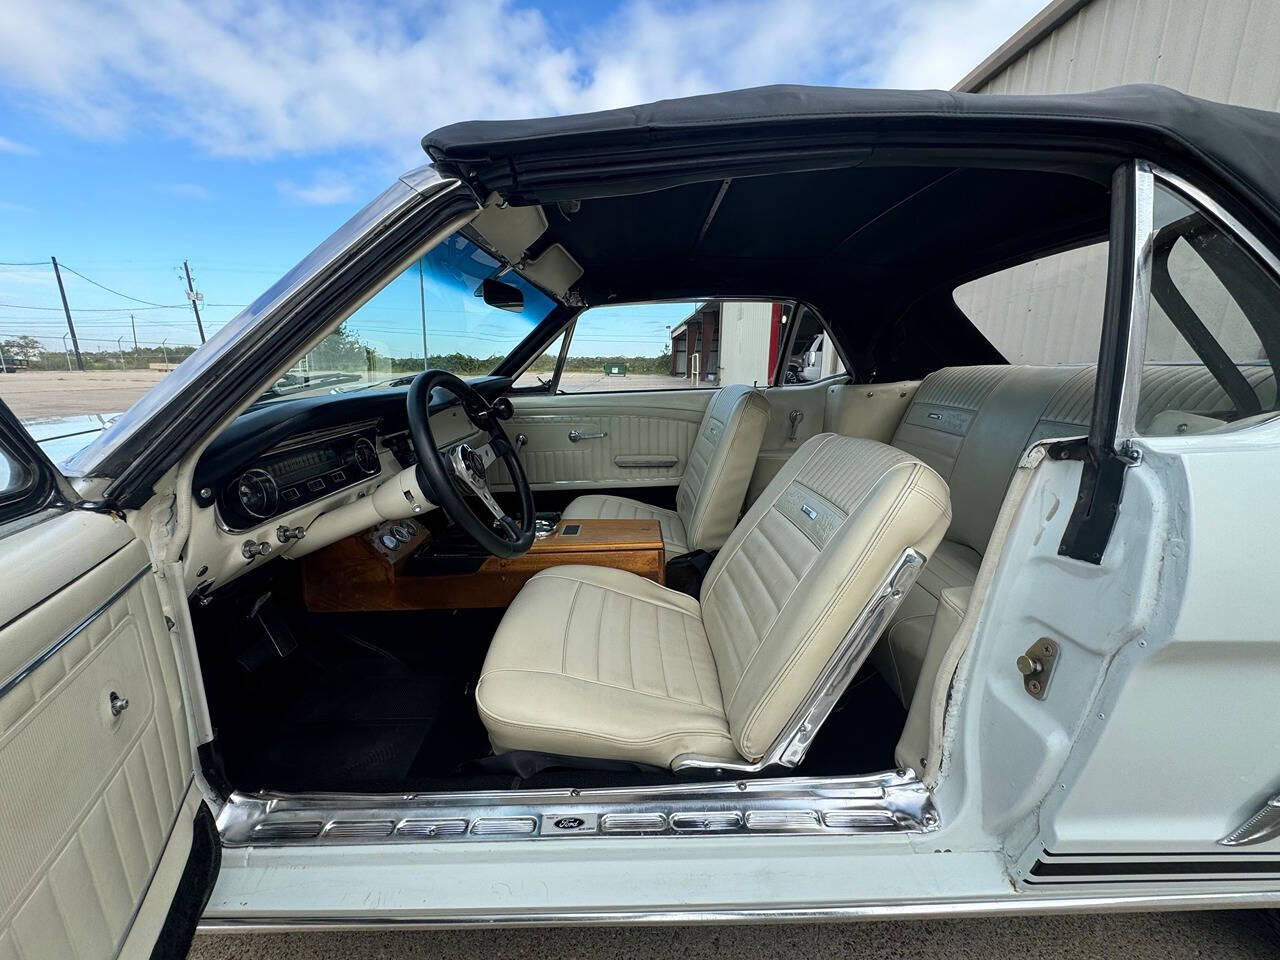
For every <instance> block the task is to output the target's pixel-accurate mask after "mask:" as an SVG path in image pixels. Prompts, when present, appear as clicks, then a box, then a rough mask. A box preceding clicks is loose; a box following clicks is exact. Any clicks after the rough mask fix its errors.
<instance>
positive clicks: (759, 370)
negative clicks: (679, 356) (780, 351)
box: [718, 300, 773, 384]
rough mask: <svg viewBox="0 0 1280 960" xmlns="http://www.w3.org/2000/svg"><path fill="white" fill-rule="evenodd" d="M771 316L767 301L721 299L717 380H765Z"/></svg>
mask: <svg viewBox="0 0 1280 960" xmlns="http://www.w3.org/2000/svg"><path fill="white" fill-rule="evenodd" d="M772 319H773V304H771V303H763V302H751V301H746V302H744V301H739V300H726V301H723V302H721V304H720V370H719V375H720V379H719V381H718V382H719V383H760V384H766V383H768V382H769V337H770V335H771V332H772V330H773V324H772Z"/></svg>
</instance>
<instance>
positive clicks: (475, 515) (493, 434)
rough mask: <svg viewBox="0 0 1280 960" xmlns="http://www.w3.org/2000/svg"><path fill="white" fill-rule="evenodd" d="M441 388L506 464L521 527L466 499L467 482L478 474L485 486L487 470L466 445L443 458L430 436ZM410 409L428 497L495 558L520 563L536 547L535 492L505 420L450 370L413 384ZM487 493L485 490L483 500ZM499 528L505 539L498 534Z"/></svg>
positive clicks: (456, 446)
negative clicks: (432, 413) (463, 472)
mask: <svg viewBox="0 0 1280 960" xmlns="http://www.w3.org/2000/svg"><path fill="white" fill-rule="evenodd" d="M436 387H441V388H442V389H444V390H447V391H448V392H449V393H451V394H453V395H454V396H455V397H457V398H458V401H459V402H460V403H461V405H462V410H463V413H464V415H465V416H466V418H467V419H468V420H469V421H470V422H471V424H472V425H473V426H474V427H475V428H476V429H478V430H480V431H483V432H484V433H486V434H488V436H489V444H488V446H489V447H490V448H491V449H492V451H493V454H494V459H496V460H501V461H502V463H503V465H504V466H505V467H506V468H507V472H508V473H509V474H510V475H511V481H512V483H513V484H515V488H516V492H517V493H518V494H519V496H520V520H521V522H520V523H519V524H517V523H516V522H515V520H514V519H513V518H512V517H510V516H507V515H506V514H502V515H501V516H495V515H488V514H482V513H480V512H479V511H478V510H477V509H476V508H475V507H473V506H472V504H471V503H470V502H469V501H468V499H467V496H466V495H465V494H464V493H463V489H464V488H465V483H464V481H465V482H467V483H471V484H475V483H476V482H477V474H478V482H479V484H481V485H485V484H486V481H485V475H484V468H483V464H481V463H480V462H479V459H480V458H479V456H478V454H477V453H476V451H474V450H471V451H470V454H468V452H467V451H468V450H470V448H469V447H467V445H465V444H454V445H453V446H452V447H450V453H442V452H441V450H440V448H439V447H438V446H437V445H436V441H435V437H434V436H433V435H432V433H431V416H430V403H431V391H432V390H434V389H435V388H436ZM408 408H409V436H410V438H411V439H412V441H413V447H414V450H415V451H416V453H417V454H418V468H417V476H418V483H419V485H420V486H421V487H422V492H423V494H424V495H425V496H427V497H428V498H429V499H430V500H431V502H432V503H434V504H435V505H436V506H438V507H439V508H440V509H441V510H443V511H444V512H445V513H447V514H448V515H449V518H450V519H451V520H453V521H454V522H455V523H457V524H458V526H460V527H462V529H463V530H465V531H466V532H467V533H468V535H470V536H471V538H472V539H473V540H475V541H476V543H478V544H479V545H480V546H482V547H484V548H485V549H486V550H488V551H489V552H490V553H492V554H493V555H494V556H495V557H518V556H520V555H521V554H523V553H525V552H527V551H528V549H529V547H531V546H532V545H533V537H534V520H535V511H534V506H533V491H532V490H531V489H530V488H529V481H528V479H527V478H526V477H525V475H524V467H523V466H521V464H520V458H519V457H517V456H516V451H515V448H514V447H513V446H512V445H511V443H510V441H508V440H507V434H506V431H504V430H503V429H502V424H501V422H500V419H501V418H500V417H499V416H498V415H497V414H496V413H495V412H494V409H493V408H492V407H491V406H490V405H489V403H488V402H487V401H486V400H485V399H484V397H482V396H481V395H480V394H479V393H478V392H476V390H475V389H474V388H473V387H471V386H470V384H468V383H467V382H466V381H464V380H462V379H460V378H459V377H457V376H455V375H454V374H452V373H449V372H448V371H447V370H426V371H424V372H422V373H420V374H418V375H417V376H416V377H414V378H413V383H412V384H410V385H409V397H408ZM508 410H509V408H508ZM460 448H466V449H460ZM454 455H457V457H458V460H459V463H460V464H461V465H462V466H455V464H454V462H453V456H454ZM464 467H466V468H468V469H469V473H470V476H469V478H468V477H464V478H463V479H462V480H460V479H459V472H458V471H459V470H461V469H464ZM487 493H488V488H487V485H485V486H484V494H487ZM487 502H489V503H491V504H495V506H492V507H491V508H490V509H491V513H500V510H498V509H497V508H496V501H493V499H492V496H491V495H490V496H489V497H488V501H487ZM495 527H497V528H499V529H501V530H502V531H503V533H499V532H498V529H495ZM504 533H505V536H504V535H503V534H504Z"/></svg>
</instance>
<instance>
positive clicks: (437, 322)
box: [259, 233, 555, 402]
mask: <svg viewBox="0 0 1280 960" xmlns="http://www.w3.org/2000/svg"><path fill="white" fill-rule="evenodd" d="M501 266H502V265H501V264H500V263H499V262H498V261H497V260H495V259H494V258H493V257H491V256H489V255H488V254H487V253H485V252H484V251H483V250H481V249H480V248H479V247H478V246H476V244H474V243H473V242H472V241H470V240H468V239H467V238H466V237H465V236H463V235H462V234H461V233H454V234H452V235H451V236H450V237H449V238H448V239H446V240H445V241H444V242H443V243H441V244H439V245H438V246H437V247H435V248H434V249H432V250H431V251H430V252H429V253H427V254H426V255H425V256H423V257H422V258H421V259H419V260H417V261H415V262H414V264H413V265H412V266H410V267H409V269H408V270H405V271H404V272H403V273H401V274H400V275H399V276H398V277H396V278H395V279H394V280H392V281H391V282H390V283H388V284H387V285H386V286H385V287H383V288H382V289H381V290H379V291H378V293H376V294H375V295H374V296H373V297H372V298H371V299H370V300H369V301H368V302H367V303H365V304H364V306H362V307H360V309H359V310H357V311H356V312H355V313H354V314H352V315H351V316H350V317H348V318H347V319H346V320H345V321H344V322H343V324H342V326H340V327H338V329H336V330H334V331H333V332H332V333H330V334H329V335H328V336H327V337H325V338H324V340H322V341H321V342H320V343H319V344H317V345H316V346H315V348H314V349H312V350H311V351H310V352H309V353H308V354H307V355H306V356H305V357H303V358H302V359H301V360H300V361H299V362H298V363H297V364H295V365H294V366H293V367H292V368H291V369H290V370H289V371H288V372H287V373H286V374H285V375H284V376H283V377H281V378H280V379H279V380H277V381H276V383H275V384H274V385H273V386H272V387H271V389H270V390H268V391H267V392H266V393H264V394H263V396H262V399H261V400H260V401H259V402H263V401H273V400H280V399H285V398H290V397H298V396H313V395H315V394H319V393H344V392H346V391H349V390H362V389H365V388H367V387H374V386H378V387H386V386H397V385H400V384H405V383H408V382H409V380H410V379H411V378H412V377H413V376H414V375H415V374H417V373H420V372H422V371H423V370H430V369H439V370H448V371H449V372H450V373H456V374H458V375H459V376H464V377H468V376H479V375H482V374H486V373H490V372H491V371H492V370H493V368H494V367H496V366H497V365H498V363H499V362H501V361H502V359H503V358H504V357H506V355H507V354H508V353H510V352H511V350H512V348H513V347H515V346H516V344H518V343H520V341H522V340H523V339H524V338H525V337H526V336H527V335H528V334H529V331H531V330H532V329H533V328H534V327H535V326H537V325H538V323H540V322H541V321H542V320H543V319H544V318H546V316H547V315H548V314H549V313H551V311H552V309H553V308H554V307H555V301H554V300H552V299H551V298H550V297H548V296H547V295H546V294H544V293H543V292H542V291H541V290H538V289H537V288H536V287H534V286H533V285H532V284H530V283H529V282H528V281H526V280H525V279H524V278H522V277H520V276H519V275H518V274H516V273H515V272H514V271H508V272H507V273H505V274H503V275H502V278H501V279H502V281H503V282H504V283H508V284H511V285H512V286H514V287H518V288H519V289H520V291H521V292H522V293H523V294H524V308H523V309H522V310H520V311H519V312H518V313H517V312H512V311H508V310H502V309H499V308H497V307H491V306H489V305H488V304H487V303H485V301H484V300H483V299H482V298H481V296H480V293H479V291H480V285H481V283H482V282H483V280H484V279H485V278H486V277H492V276H494V275H495V274H497V273H498V272H499V271H500V269H501Z"/></svg>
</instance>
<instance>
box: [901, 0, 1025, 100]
mask: <svg viewBox="0 0 1280 960" xmlns="http://www.w3.org/2000/svg"><path fill="white" fill-rule="evenodd" d="M1044 5H1045V0H917V2H915V3H911V4H907V5H904V7H903V9H902V16H901V18H900V19H899V21H898V24H897V27H896V29H895V30H894V31H893V32H892V33H890V34H889V36H888V37H887V38H886V40H885V42H884V44H883V51H882V56H881V59H880V62H879V63H878V70H879V73H880V79H881V82H882V85H883V86H886V87H905V88H922V89H928V88H932V87H938V88H941V89H944V90H946V89H949V88H950V87H953V86H955V84H957V83H958V82H960V80H962V79H963V78H964V76H965V75H966V74H967V73H968V72H969V71H970V70H972V69H973V68H974V67H976V66H977V65H978V64H979V63H981V62H982V61H983V60H985V59H986V58H987V56H988V55H989V54H991V53H994V52H995V50H996V48H997V47H999V46H1000V45H1001V44H1002V43H1004V42H1005V41H1006V40H1008V39H1009V37H1011V36H1012V35H1013V34H1014V33H1015V32H1016V31H1017V30H1018V28H1020V27H1021V26H1022V25H1023V24H1025V23H1026V22H1027V21H1028V20H1030V19H1031V18H1032V17H1033V16H1035V15H1036V14H1037V13H1039V12H1040V10H1041V9H1042V8H1043V7H1044Z"/></svg>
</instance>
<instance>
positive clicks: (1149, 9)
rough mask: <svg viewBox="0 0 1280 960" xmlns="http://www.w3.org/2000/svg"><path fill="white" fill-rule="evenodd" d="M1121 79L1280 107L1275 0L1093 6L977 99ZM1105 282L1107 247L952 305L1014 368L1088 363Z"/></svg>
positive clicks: (1017, 275)
mask: <svg viewBox="0 0 1280 960" xmlns="http://www.w3.org/2000/svg"><path fill="white" fill-rule="evenodd" d="M1122 83H1162V84H1164V85H1166V86H1169V87H1173V88H1175V89H1178V90H1182V91H1184V92H1186V93H1190V94H1192V95H1194V96H1197V97H1205V98H1208V99H1210V100H1220V101H1224V102H1227V103H1235V104H1240V105H1243V106H1251V107H1261V108H1264V109H1267V110H1280V0H1093V2H1092V3H1090V4H1088V5H1087V6H1085V7H1082V8H1081V9H1080V10H1079V11H1078V12H1077V13H1076V14H1075V15H1073V16H1072V17H1070V18H1069V19H1067V20H1065V21H1064V22H1063V23H1061V24H1060V25H1059V26H1058V27H1057V29H1055V30H1054V31H1053V32H1052V33H1050V34H1048V35H1047V36H1046V37H1044V38H1043V39H1041V40H1040V41H1039V42H1038V43H1036V44H1035V45H1034V46H1032V47H1030V48H1029V49H1028V50H1026V51H1025V52H1024V53H1023V54H1022V55H1021V56H1019V57H1018V58H1017V59H1015V60H1013V61H1012V62H1010V63H1009V65H1008V66H1006V67H1005V68H1004V69H1003V70H1002V71H1001V72H1000V73H999V74H997V75H996V76H994V77H992V78H991V79H990V80H989V81H987V83H985V84H984V85H983V86H981V87H979V88H977V92H980V93H1075V92H1080V91H1084V90H1096V89H1099V88H1101V87H1111V86H1115V85H1117V84H1122ZM1105 281H1106V246H1105V244H1103V245H1101V246H1100V247H1098V248H1091V249H1089V250H1086V251H1076V252H1073V253H1068V254H1062V255H1059V256H1057V257H1052V258H1047V259H1045V260H1041V261H1038V262H1036V263H1031V264H1024V265H1023V266H1020V267H1015V268H1014V269H1013V270H1010V271H1005V272H1004V273H1003V274H1000V275H997V276H995V277H990V278H986V279H984V280H979V281H977V282H975V283H972V284H967V285H966V286H965V287H963V288H961V289H960V290H958V291H957V293H956V302H957V303H958V304H959V305H960V307H961V309H963V310H964V311H965V312H966V313H967V314H968V315H969V316H970V317H972V318H973V319H974V322H975V323H976V324H977V325H978V327H979V329H981V330H982V331H983V332H984V333H985V334H987V336H988V337H989V338H990V339H991V340H992V342H993V343H995V344H996V345H997V346H1001V345H1003V344H1010V345H1012V346H1011V349H1016V350H1017V352H1018V354H1019V355H1017V356H1013V355H1009V354H1006V355H1008V359H1010V360H1012V361H1014V362H1024V363H1053V362H1069V363H1071V362H1077V363H1078V362H1092V361H1094V360H1096V359H1097V345H1098V331H1099V330H1100V326H1101V310H1102V300H1103V288H1104V285H1105ZM1152 346H1153V347H1154V346H1155V344H1152ZM1228 349H1230V347H1228ZM1161 352H1164V351H1161ZM1238 358H1239V357H1238Z"/></svg>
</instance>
